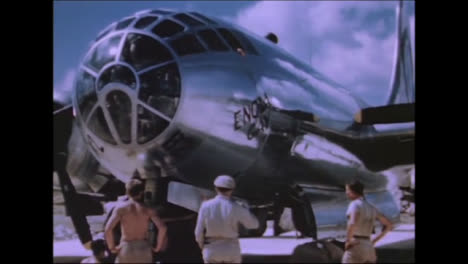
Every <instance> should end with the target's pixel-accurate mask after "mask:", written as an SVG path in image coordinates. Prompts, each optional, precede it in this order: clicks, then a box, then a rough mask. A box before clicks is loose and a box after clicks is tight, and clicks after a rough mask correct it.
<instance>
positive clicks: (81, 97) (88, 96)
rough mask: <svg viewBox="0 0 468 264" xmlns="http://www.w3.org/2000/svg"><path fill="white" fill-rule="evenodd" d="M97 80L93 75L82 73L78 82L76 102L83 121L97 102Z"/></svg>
mask: <svg viewBox="0 0 468 264" xmlns="http://www.w3.org/2000/svg"><path fill="white" fill-rule="evenodd" d="M95 80H96V79H95V78H94V77H93V76H91V74H89V73H87V72H85V71H82V72H81V73H80V75H79V77H78V79H77V82H76V100H77V102H78V109H79V110H80V113H81V116H82V118H83V120H86V118H88V115H89V113H90V111H91V109H93V106H94V105H95V104H96V102H97V95H96V91H95V89H94V83H95Z"/></svg>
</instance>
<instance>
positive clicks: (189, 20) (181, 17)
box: [174, 14, 203, 27]
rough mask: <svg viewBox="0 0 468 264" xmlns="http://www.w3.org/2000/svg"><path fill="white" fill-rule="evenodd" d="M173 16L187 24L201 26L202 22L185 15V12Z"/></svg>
mask: <svg viewBox="0 0 468 264" xmlns="http://www.w3.org/2000/svg"><path fill="white" fill-rule="evenodd" d="M174 18H176V19H178V20H180V21H182V22H184V23H185V24H186V25H188V26H192V27H196V26H203V23H202V22H200V21H198V20H196V19H194V18H192V17H190V16H188V15H186V14H177V15H175V16H174Z"/></svg>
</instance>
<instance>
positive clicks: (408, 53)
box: [387, 1, 415, 105]
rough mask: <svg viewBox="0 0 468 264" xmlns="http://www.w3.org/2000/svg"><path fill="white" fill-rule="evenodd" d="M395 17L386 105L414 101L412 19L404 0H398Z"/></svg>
mask: <svg viewBox="0 0 468 264" xmlns="http://www.w3.org/2000/svg"><path fill="white" fill-rule="evenodd" d="M396 19H397V39H396V46H395V57H394V63H393V72H392V79H391V83H390V89H389V94H388V97H387V104H388V105H390V104H406V103H414V102H415V47H414V36H415V35H414V33H415V32H414V20H413V21H410V15H409V13H408V3H406V2H405V1H400V3H399V5H398V6H397V9H396ZM411 22H413V23H411Z"/></svg>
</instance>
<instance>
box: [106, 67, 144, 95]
mask: <svg viewBox="0 0 468 264" xmlns="http://www.w3.org/2000/svg"><path fill="white" fill-rule="evenodd" d="M111 82H119V83H123V84H126V85H127V86H128V87H130V88H132V89H136V78H135V75H133V72H132V71H131V70H130V69H129V68H128V67H126V66H123V65H115V66H112V67H110V68H108V69H107V70H105V71H104V72H103V73H102V75H101V77H100V78H99V81H98V86H97V90H98V91H100V90H102V88H103V87H104V86H105V85H106V84H108V83H111Z"/></svg>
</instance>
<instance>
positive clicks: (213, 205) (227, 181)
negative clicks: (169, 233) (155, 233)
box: [195, 175, 259, 263]
mask: <svg viewBox="0 0 468 264" xmlns="http://www.w3.org/2000/svg"><path fill="white" fill-rule="evenodd" d="M214 185H215V189H216V192H217V193H218V195H217V196H216V197H215V198H213V199H211V200H208V201H205V202H204V203H202V205H201V207H200V210H199V212H198V219H197V225H196V227H195V240H196V241H197V243H198V245H199V246H200V248H201V249H202V254H203V260H204V262H205V263H241V261H242V256H241V251H240V245H239V239H238V236H239V233H238V230H237V229H238V223H241V224H242V225H244V226H245V227H246V228H248V229H254V228H258V225H259V223H258V220H257V218H256V217H255V216H254V215H252V214H251V213H250V211H249V210H248V209H246V208H243V207H242V206H240V205H239V204H237V203H236V202H234V201H233V200H232V199H231V195H232V192H233V190H234V188H235V182H234V179H233V178H232V177H231V176H227V175H220V176H218V177H217V178H216V179H215V181H214Z"/></svg>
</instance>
